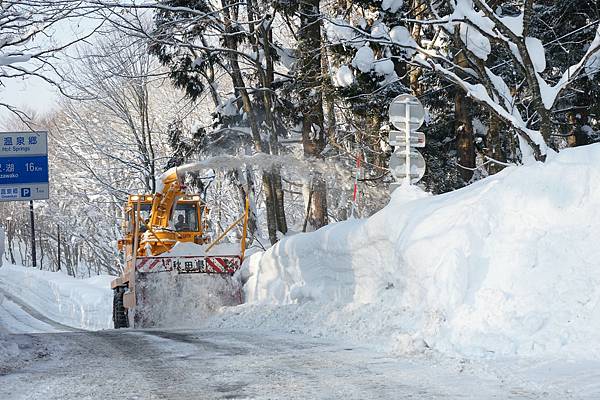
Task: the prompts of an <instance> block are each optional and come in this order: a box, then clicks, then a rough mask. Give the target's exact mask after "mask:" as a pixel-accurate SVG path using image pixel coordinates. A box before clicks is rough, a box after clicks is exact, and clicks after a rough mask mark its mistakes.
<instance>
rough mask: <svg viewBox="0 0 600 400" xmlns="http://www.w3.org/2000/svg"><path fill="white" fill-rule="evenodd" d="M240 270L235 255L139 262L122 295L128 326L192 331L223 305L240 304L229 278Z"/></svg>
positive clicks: (156, 258)
mask: <svg viewBox="0 0 600 400" xmlns="http://www.w3.org/2000/svg"><path fill="white" fill-rule="evenodd" d="M240 265H241V258H240V257H239V256H178V257H139V258H138V259H137V260H136V270H135V274H134V279H135V283H134V284H132V282H130V283H129V285H128V286H129V288H131V289H130V290H129V291H127V292H126V293H125V295H124V299H125V301H124V303H125V304H124V305H125V307H126V308H127V309H128V326H129V327H132V328H154V327H166V326H169V327H179V328H186V327H193V326H194V324H195V323H198V322H199V321H201V320H203V319H205V318H207V317H208V316H210V315H212V314H214V313H215V312H216V311H218V310H219V309H220V308H221V307H223V306H234V305H239V304H241V303H242V295H241V288H240V287H239V285H238V283H237V282H236V281H235V280H234V279H233V278H232V275H233V274H234V273H235V271H237V270H238V269H239V268H240ZM132 289H133V290H132Z"/></svg>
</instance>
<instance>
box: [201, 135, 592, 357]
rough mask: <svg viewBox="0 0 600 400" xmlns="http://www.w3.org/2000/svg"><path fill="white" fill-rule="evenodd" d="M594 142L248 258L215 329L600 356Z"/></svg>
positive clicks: (409, 197)
mask: <svg viewBox="0 0 600 400" xmlns="http://www.w3.org/2000/svg"><path fill="white" fill-rule="evenodd" d="M599 207H600V145H593V146H587V147H581V148H577V149H569V150H565V151H563V152H561V153H560V154H559V155H554V156H553V157H552V159H550V160H549V161H547V162H546V163H545V164H541V163H537V164H533V165H528V166H522V167H514V168H508V169H506V170H504V171H503V172H501V173H500V174H497V175H495V176H493V177H490V178H487V179H485V180H483V181H481V182H478V183H476V184H473V185H471V186H469V187H467V188H464V189H461V190H457V191H455V192H452V193H448V194H445V195H440V196H428V195H426V194H425V193H423V192H421V191H420V190H419V189H417V188H414V187H413V188H410V189H407V188H400V189H398V190H396V191H395V193H394V194H393V196H392V199H391V201H390V203H389V205H388V206H386V207H385V208H384V209H383V210H381V211H380V212H379V213H377V214H376V215H374V216H373V217H371V218H369V219H366V220H353V221H346V222H342V223H337V224H333V225H330V226H327V227H325V228H323V229H321V230H319V231H317V232H314V233H309V234H298V235H295V236H291V237H288V238H286V239H284V240H282V241H281V242H279V243H278V244H277V245H275V246H274V247H272V248H270V249H268V250H267V251H266V252H263V253H258V254H255V255H253V256H251V257H249V259H248V260H247V262H246V263H245V266H244V268H243V270H242V271H241V277H242V279H243V281H244V282H245V286H244V291H245V295H246V299H247V302H248V303H249V304H247V305H244V306H241V307H235V308H233V309H231V310H229V312H227V313H225V314H223V315H222V316H220V319H219V320H213V321H212V323H213V324H215V325H218V326H228V327H246V328H251V327H257V326H260V327H262V328H284V329H288V330H295V331H301V332H305V333H309V334H314V335H327V336H336V335H337V336H344V337H349V338H352V339H357V340H364V341H368V342H369V343H380V344H381V345H382V347H384V348H386V349H388V350H389V349H390V348H391V349H392V350H396V351H400V352H410V351H420V350H422V349H425V348H433V349H436V350H438V351H441V352H444V353H449V354H461V355H471V356H485V355H491V354H496V355H499V354H501V355H559V354H562V355H569V356H575V355H578V356H583V357H594V358H597V357H599V356H600V336H598V331H599V330H600V261H599V260H600V246H597V243H596V241H597V238H598V237H600V213H599V212H598V209H599Z"/></svg>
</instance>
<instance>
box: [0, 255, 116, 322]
mask: <svg viewBox="0 0 600 400" xmlns="http://www.w3.org/2000/svg"><path fill="white" fill-rule="evenodd" d="M112 279H114V277H111V276H106V275H104V276H95V277H92V278H88V279H75V278H72V277H69V276H66V275H65V274H63V273H60V272H48V271H40V270H37V269H34V268H24V267H20V266H14V265H5V266H3V267H2V268H0V288H2V289H4V290H6V291H7V292H9V293H11V294H12V295H13V296H15V297H17V298H19V299H20V300H21V301H22V302H24V303H25V304H27V305H29V306H30V307H31V308H33V309H35V310H37V311H38V312H40V313H41V314H43V315H45V316H47V317H48V318H50V319H52V320H54V321H57V322H60V323H62V324H65V325H68V326H72V327H76V328H83V329H106V328H111V327H112V291H111V288H110V281H111V280H112Z"/></svg>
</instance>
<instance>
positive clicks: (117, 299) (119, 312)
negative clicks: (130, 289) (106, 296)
mask: <svg viewBox="0 0 600 400" xmlns="http://www.w3.org/2000/svg"><path fill="white" fill-rule="evenodd" d="M114 292H115V293H114V296H113V323H114V326H115V329H120V328H127V327H129V321H128V320H127V311H126V310H125V306H124V305H123V294H125V289H124V288H122V287H118V288H116V289H115V290H114Z"/></svg>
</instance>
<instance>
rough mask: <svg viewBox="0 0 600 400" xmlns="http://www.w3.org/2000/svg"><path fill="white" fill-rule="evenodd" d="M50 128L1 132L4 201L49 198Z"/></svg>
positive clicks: (0, 195) (0, 182)
mask: <svg viewBox="0 0 600 400" xmlns="http://www.w3.org/2000/svg"><path fill="white" fill-rule="evenodd" d="M48 194H49V193H48V134H47V132H1V133H0V201H19V200H46V199H48Z"/></svg>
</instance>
